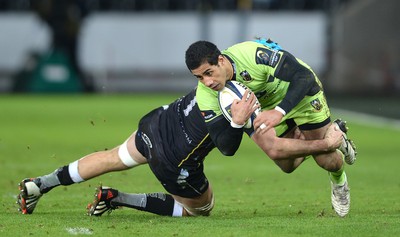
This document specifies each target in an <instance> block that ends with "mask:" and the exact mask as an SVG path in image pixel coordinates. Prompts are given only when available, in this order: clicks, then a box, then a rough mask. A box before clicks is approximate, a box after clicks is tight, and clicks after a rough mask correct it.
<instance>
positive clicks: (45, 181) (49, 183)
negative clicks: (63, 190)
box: [38, 165, 74, 193]
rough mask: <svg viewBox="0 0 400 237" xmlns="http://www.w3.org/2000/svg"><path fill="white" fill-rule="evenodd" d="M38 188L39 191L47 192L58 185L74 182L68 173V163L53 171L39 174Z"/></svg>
mask: <svg viewBox="0 0 400 237" xmlns="http://www.w3.org/2000/svg"><path fill="white" fill-rule="evenodd" d="M38 178H39V181H40V182H39V183H38V184H39V188H40V192H41V193H47V192H48V191H50V190H51V189H53V188H55V187H57V186H59V185H71V184H73V183H74V181H72V179H71V176H70V175H69V171H68V165H66V166H63V167H60V168H58V169H56V170H55V171H54V172H52V173H50V174H48V175H44V176H40V177H38Z"/></svg>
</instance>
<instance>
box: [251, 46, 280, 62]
mask: <svg viewBox="0 0 400 237" xmlns="http://www.w3.org/2000/svg"><path fill="white" fill-rule="evenodd" d="M280 57H281V56H280V55H279V54H278V51H275V50H274V51H272V50H269V49H266V48H257V52H256V63H257V64H264V65H267V66H271V67H275V66H276V65H277V64H278V62H279V59H280Z"/></svg>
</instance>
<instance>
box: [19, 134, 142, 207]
mask: <svg viewBox="0 0 400 237" xmlns="http://www.w3.org/2000/svg"><path fill="white" fill-rule="evenodd" d="M134 139H135V133H134V134H133V135H132V136H131V137H130V138H128V140H127V141H126V142H124V143H123V144H122V145H121V146H118V147H115V148H113V149H111V150H107V151H100V152H95V153H92V154H89V155H87V156H84V157H82V158H81V159H79V160H76V161H74V162H71V163H70V164H68V165H66V166H62V167H60V168H58V169H56V170H55V171H53V172H52V173H49V174H47V175H43V176H39V177H36V178H28V179H24V180H23V181H22V182H21V183H20V184H19V189H20V191H21V192H20V194H19V195H18V198H17V203H18V204H19V206H20V211H21V213H23V214H31V213H32V212H33V210H34V209H35V207H36V204H37V202H38V201H39V198H40V197H41V196H42V195H43V194H44V193H47V192H49V191H50V190H51V189H53V188H55V187H57V186H59V185H63V186H67V185H71V184H74V183H80V182H83V181H85V180H89V179H91V178H94V177H96V176H99V175H101V174H104V173H107V172H111V171H119V170H125V169H129V168H132V167H135V166H137V165H140V164H143V163H146V159H145V158H144V157H143V156H142V155H141V154H140V153H139V152H138V151H137V149H136V147H135V143H134ZM128 144H129V145H128Z"/></svg>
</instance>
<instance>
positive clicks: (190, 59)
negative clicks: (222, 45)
mask: <svg viewBox="0 0 400 237" xmlns="http://www.w3.org/2000/svg"><path fill="white" fill-rule="evenodd" d="M219 55H221V51H219V49H218V48H217V46H216V45H215V44H213V43H211V42H208V41H204V40H201V41H197V42H194V43H193V44H192V45H190V46H189V48H188V49H187V50H186V55H185V62H186V66H187V67H188V68H189V70H193V69H196V68H198V67H200V65H201V64H203V63H205V62H208V63H209V64H210V65H218V56H219Z"/></svg>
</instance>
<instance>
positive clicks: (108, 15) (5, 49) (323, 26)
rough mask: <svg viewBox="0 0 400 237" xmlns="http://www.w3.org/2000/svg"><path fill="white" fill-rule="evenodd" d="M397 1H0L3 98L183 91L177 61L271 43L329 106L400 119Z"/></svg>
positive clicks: (183, 73)
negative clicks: (308, 75)
mask: <svg viewBox="0 0 400 237" xmlns="http://www.w3.org/2000/svg"><path fill="white" fill-rule="evenodd" d="M399 11H400V1H398V0H383V1H378V0H281V1H280V0H85V1H84V0H0V32H1V36H0V92H1V93H3V94H7V93H10V94H11V93H15V92H18V93H48V92H51V93H58V92H61V93H131V92H135V93H136V92H155V93H161V92H174V93H175V92H182V93H184V92H186V91H188V90H189V89H190V88H192V87H193V86H195V84H196V80H195V79H194V78H193V77H192V76H191V74H190V73H189V72H188V70H187V69H186V66H185V63H184V53H185V50H186V48H187V47H188V46H189V45H190V44H191V43H192V42H194V41H196V40H199V39H206V40H210V41H213V42H214V43H216V44H217V45H218V46H219V48H220V49H223V48H225V47H228V46H229V45H231V44H234V43H237V42H240V41H244V40H248V39H253V38H254V37H256V36H261V37H266V38H271V39H273V40H275V41H277V42H278V43H279V44H280V45H281V46H282V47H283V48H284V49H287V50H289V51H291V52H292V53H293V54H295V55H296V56H297V57H299V58H301V59H303V60H304V61H306V62H307V63H308V64H310V65H311V66H312V67H313V69H314V70H315V71H316V72H317V73H318V75H319V77H320V78H321V80H322V81H323V83H324V85H325V90H326V92H327V95H328V97H329V102H330V104H331V105H333V106H334V107H339V108H345V109H350V110H352V111H360V112H368V113H371V114H375V115H384V116H386V117H390V118H397V119H399V118H400V112H399V111H400V103H399V102H400V101H399V98H400V96H399V94H400V67H399V66H400V43H399V42H400V27H399V25H398V23H399V22H400V15H399V14H398V12H399Z"/></svg>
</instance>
